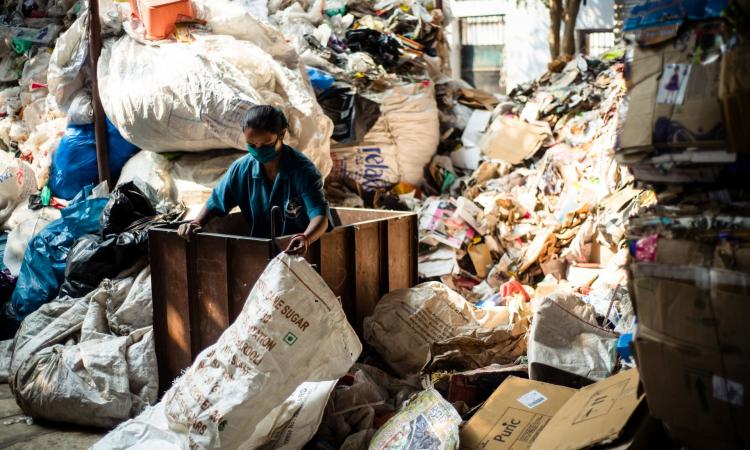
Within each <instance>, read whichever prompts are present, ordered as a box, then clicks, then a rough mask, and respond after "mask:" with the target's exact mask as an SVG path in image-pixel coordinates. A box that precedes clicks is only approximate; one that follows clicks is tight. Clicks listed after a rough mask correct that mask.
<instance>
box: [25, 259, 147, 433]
mask: <svg viewBox="0 0 750 450" xmlns="http://www.w3.org/2000/svg"><path fill="white" fill-rule="evenodd" d="M151 308H152V306H151V276H150V271H149V268H148V267H147V268H145V269H143V270H142V271H141V272H140V273H139V274H138V276H137V277H136V276H132V277H127V278H123V279H121V280H116V281H110V280H105V281H103V282H102V284H101V286H100V287H99V288H98V289H96V290H94V291H92V292H91V293H90V294H89V295H87V296H86V297H83V298H81V299H69V298H66V299H61V300H58V301H54V302H50V303H47V304H45V305H43V306H42V307H41V308H39V309H38V310H37V311H35V312H34V313H32V314H30V315H29V316H28V317H27V318H26V319H25V320H24V321H23V322H22V324H21V328H20V329H19V331H18V332H17V333H16V337H15V340H14V352H13V356H12V359H11V367H10V386H11V389H12V391H13V393H14V395H15V397H16V401H17V402H18V404H19V405H20V406H21V408H22V409H23V410H24V412H25V413H26V414H29V415H32V416H33V417H37V418H44V419H48V420H54V421H59V422H70V423H77V424H81V425H94V426H102V427H111V426H114V425H116V424H118V423H120V422H122V421H123V420H125V419H128V418H130V417H133V416H135V415H137V414H138V413H140V412H141V411H142V410H143V408H144V407H145V406H147V405H149V404H152V403H153V402H155V401H156V399H157V391H158V386H157V384H158V376H157V372H156V353H155V349H154V341H153V331H152V328H151V321H152V311H151Z"/></svg>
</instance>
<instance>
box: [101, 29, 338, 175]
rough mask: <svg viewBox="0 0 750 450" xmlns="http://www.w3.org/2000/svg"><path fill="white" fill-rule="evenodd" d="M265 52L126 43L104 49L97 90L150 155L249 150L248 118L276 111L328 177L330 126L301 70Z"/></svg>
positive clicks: (220, 40) (251, 47) (232, 45)
mask: <svg viewBox="0 0 750 450" xmlns="http://www.w3.org/2000/svg"><path fill="white" fill-rule="evenodd" d="M265 50H266V49H265V48H261V47H259V46H256V45H255V44H254V43H251V42H248V41H240V40H237V39H234V38H232V37H229V36H206V37H201V38H200V39H199V40H197V41H196V42H193V43H191V44H170V45H165V46H161V47H149V46H144V45H141V44H139V43H138V42H136V41H135V40H133V39H132V38H130V37H129V36H124V37H122V38H120V39H119V40H118V41H116V42H107V43H106V45H105V48H104V49H103V51H102V56H101V59H100V60H99V68H98V70H99V83H100V89H102V90H103V91H106V92H108V93H109V95H107V96H105V97H103V98H102V102H103V104H104V109H105V111H106V112H107V117H109V119H110V120H111V121H112V122H113V123H114V124H115V126H116V127H117V129H118V130H119V131H120V133H121V134H122V136H123V137H124V138H125V139H127V140H128V141H130V142H132V143H133V144H135V145H137V146H139V147H141V148H143V149H147V150H152V151H156V152H166V151H203V150H210V149H219V148H236V149H240V150H244V149H246V147H247V145H246V143H245V139H244V135H243V133H242V119H243V117H244V114H245V112H246V111H247V110H248V109H249V108H250V107H252V106H253V105H257V104H271V105H274V106H277V107H280V108H281V109H283V110H284V112H285V113H286V115H287V118H288V119H289V133H288V135H287V139H286V140H287V142H288V143H289V144H290V145H292V146H294V147H297V148H298V149H299V150H300V151H302V152H303V153H305V155H307V156H308V157H309V158H310V159H311V160H312V161H313V163H315V165H316V167H317V168H318V169H319V170H320V172H321V173H322V174H323V175H324V176H325V175H327V174H328V172H329V171H330V167H331V161H330V155H329V139H330V136H331V132H332V130H333V124H332V122H331V121H330V119H328V117H326V116H325V114H323V112H322V110H321V108H320V106H318V104H317V101H316V100H315V96H314V93H313V92H312V89H311V88H310V86H309V85H308V83H307V81H306V80H305V79H304V77H303V75H302V73H301V71H300V68H299V66H296V65H295V66H285V65H283V64H282V63H281V62H280V61H279V60H277V59H275V58H274V57H272V56H271V55H269V54H268V53H267V52H266V51H265ZM133 61H138V64H133Z"/></svg>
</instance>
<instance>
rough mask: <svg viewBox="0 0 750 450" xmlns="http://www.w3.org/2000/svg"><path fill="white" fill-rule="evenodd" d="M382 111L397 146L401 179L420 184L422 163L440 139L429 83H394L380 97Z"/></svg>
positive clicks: (435, 103) (435, 149)
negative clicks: (391, 87) (397, 84)
mask: <svg viewBox="0 0 750 450" xmlns="http://www.w3.org/2000/svg"><path fill="white" fill-rule="evenodd" d="M381 111H382V113H383V115H384V116H385V117H386V119H387V120H388V127H389V129H390V133H391V135H392V136H393V138H394V140H395V143H396V146H397V153H396V157H397V158H398V165H399V170H400V173H401V180H402V181H405V182H407V183H411V184H413V185H415V186H419V185H420V184H422V180H423V178H424V167H425V166H426V165H427V164H428V163H429V162H430V160H431V159H432V157H433V156H434V155H435V153H436V152H437V147H438V144H439V143H440V121H439V120H438V108H437V102H436V101H435V90H434V88H433V86H432V84H431V83H430V84H424V83H414V84H407V85H400V86H394V87H393V89H391V90H389V91H387V92H386V95H385V96H384V97H383V103H382V105H381Z"/></svg>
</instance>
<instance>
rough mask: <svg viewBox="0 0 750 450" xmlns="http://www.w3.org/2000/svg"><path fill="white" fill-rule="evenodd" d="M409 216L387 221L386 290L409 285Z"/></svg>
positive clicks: (412, 254) (410, 250) (411, 253)
mask: <svg viewBox="0 0 750 450" xmlns="http://www.w3.org/2000/svg"><path fill="white" fill-rule="evenodd" d="M411 232H412V229H411V221H410V220H409V217H398V218H394V219H390V220H389V221H388V233H387V249H388V250H387V257H386V259H387V264H388V267H387V272H386V273H387V275H388V292H390V291H392V290H394V289H403V288H408V287H411V286H412V284H411V269H412V267H411V266H412V260H411V259H412V258H413V257H414V253H413V251H412V248H411V246H412V242H411V241H412V237H411Z"/></svg>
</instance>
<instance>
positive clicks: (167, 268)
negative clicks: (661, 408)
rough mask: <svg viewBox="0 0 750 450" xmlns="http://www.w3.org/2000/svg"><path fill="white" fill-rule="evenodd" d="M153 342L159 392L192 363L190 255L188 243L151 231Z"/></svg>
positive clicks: (169, 234) (173, 235)
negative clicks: (189, 290) (189, 293)
mask: <svg viewBox="0 0 750 450" xmlns="http://www.w3.org/2000/svg"><path fill="white" fill-rule="evenodd" d="M149 255H150V258H151V288H152V291H153V303H154V343H155V346H156V357H157V362H158V364H159V386H160V390H161V391H164V390H166V389H167V388H168V387H169V386H170V384H171V383H172V380H173V379H174V378H175V377H176V376H177V375H178V374H179V373H180V371H181V370H182V369H183V368H185V367H187V366H189V365H190V363H191V362H192V351H191V343H190V303H189V300H188V296H187V292H188V288H189V285H188V279H187V277H188V256H187V245H186V243H185V241H184V240H183V239H182V238H180V237H179V236H177V233H175V232H173V231H165V230H158V229H152V230H151V231H150V232H149Z"/></svg>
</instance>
